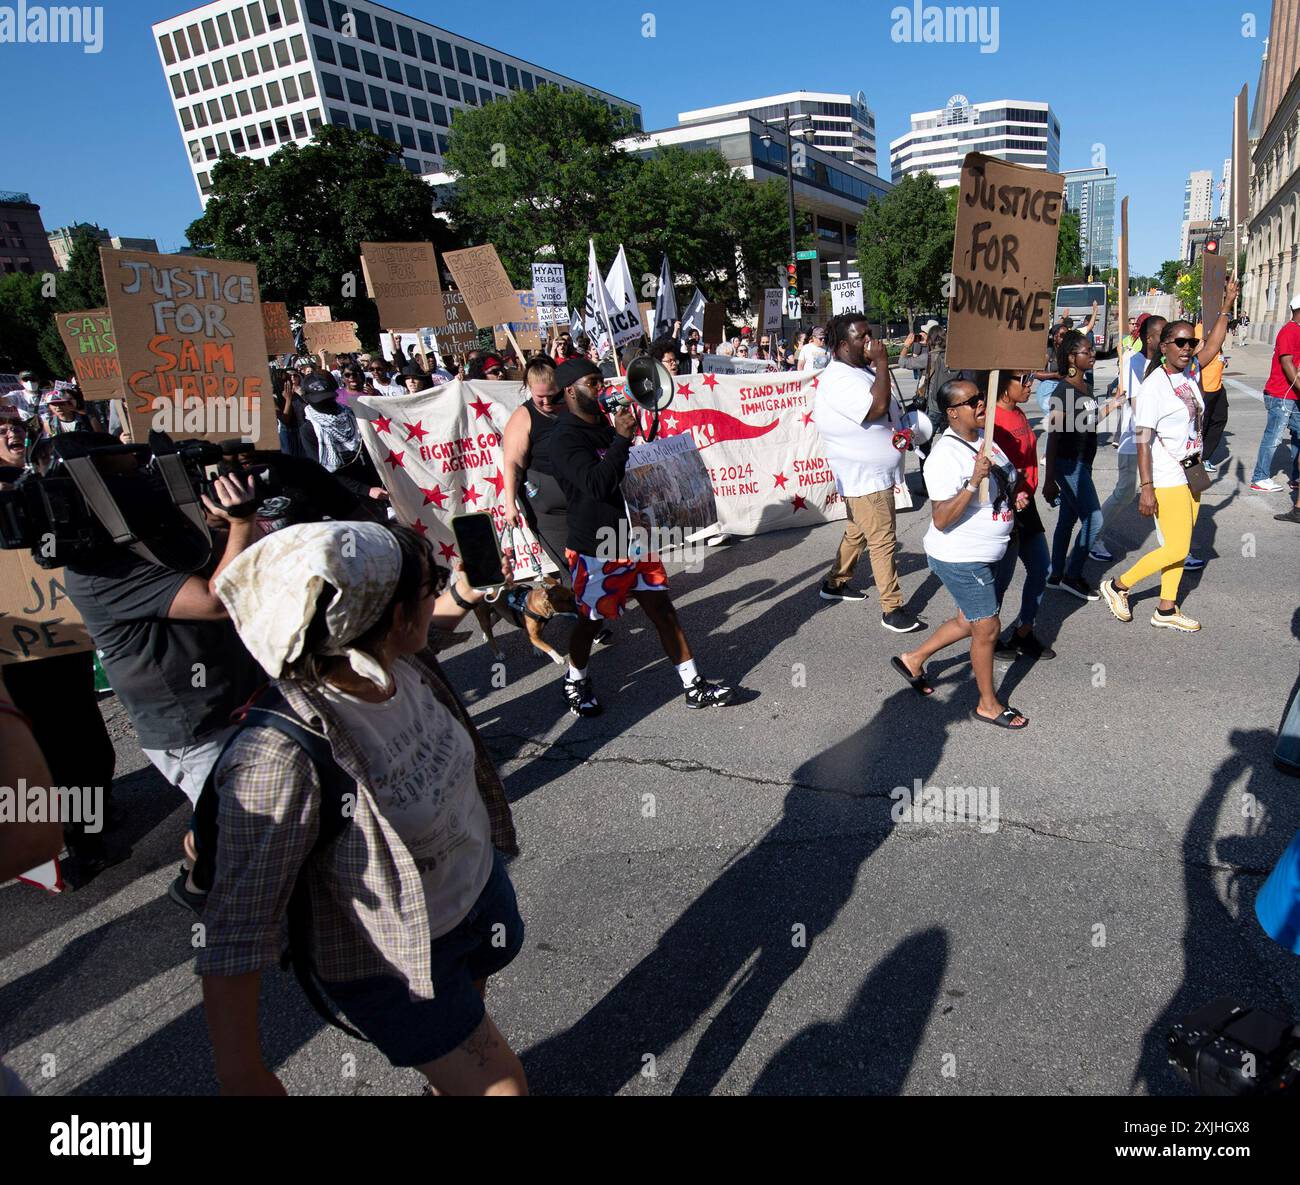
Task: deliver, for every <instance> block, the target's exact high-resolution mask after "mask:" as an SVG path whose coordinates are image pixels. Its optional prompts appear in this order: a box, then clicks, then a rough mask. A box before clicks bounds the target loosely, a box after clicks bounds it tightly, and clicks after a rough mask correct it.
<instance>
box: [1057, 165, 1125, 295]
mask: <svg viewBox="0 0 1300 1185" xmlns="http://www.w3.org/2000/svg"><path fill="white" fill-rule="evenodd" d="M1064 175H1065V204H1066V206H1067V207H1069V209H1071V210H1077V211H1078V212H1079V255H1080V257H1081V258H1082V259H1083V267H1084V271H1085V272H1098V271H1104V270H1105V269H1107V268H1111V267H1114V266H1115V184H1116V178H1115V175H1114V174H1113V173H1111V172H1110V171H1109V170H1108V169H1106V168H1105V167H1104V166H1103V167H1102V168H1099V169H1067V170H1066V171H1065V174H1064Z"/></svg>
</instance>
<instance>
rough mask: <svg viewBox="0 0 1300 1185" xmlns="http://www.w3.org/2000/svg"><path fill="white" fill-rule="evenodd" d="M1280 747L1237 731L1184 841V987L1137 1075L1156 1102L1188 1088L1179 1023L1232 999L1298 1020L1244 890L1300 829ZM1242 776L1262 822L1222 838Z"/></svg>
mask: <svg viewBox="0 0 1300 1185" xmlns="http://www.w3.org/2000/svg"><path fill="white" fill-rule="evenodd" d="M1275 740H1276V735H1275V733H1274V732H1273V731H1272V730H1271V729H1249V730H1247V729H1236V730H1234V731H1233V732H1232V733H1231V735H1230V737H1229V741H1230V743H1231V745H1232V748H1233V752H1232V754H1231V755H1230V756H1229V757H1227V758H1225V759H1224V760H1223V761H1222V762H1221V763H1220V765H1219V767H1218V768H1217V769H1216V770H1215V771H1214V773H1213V774H1212V775H1211V778H1210V785H1209V788H1208V789H1207V790H1206V792H1205V794H1204V795H1203V796H1202V798H1201V801H1200V802H1199V803H1198V804H1197V807H1196V810H1195V811H1194V812H1193V813H1192V817H1191V818H1190V819H1189V820H1188V824H1187V828H1186V830H1185V832H1184V834H1183V842H1182V863H1183V892H1184V896H1185V899H1186V904H1185V921H1184V924H1183V941H1182V945H1183V979H1182V982H1181V983H1180V984H1179V986H1178V988H1177V989H1176V990H1175V992H1174V994H1173V996H1172V997H1171V998H1170V1000H1169V1001H1168V1003H1166V1005H1165V1006H1164V1008H1163V1009H1162V1010H1161V1011H1160V1014H1159V1015H1158V1016H1157V1017H1156V1018H1155V1020H1154V1021H1153V1022H1152V1024H1151V1026H1150V1027H1149V1028H1148V1029H1147V1031H1146V1034H1145V1036H1144V1037H1143V1040H1142V1049H1141V1053H1140V1056H1139V1060H1138V1064H1137V1067H1136V1068H1135V1070H1134V1072H1133V1079H1132V1086H1134V1087H1139V1086H1141V1087H1144V1088H1145V1089H1146V1090H1147V1091H1149V1092H1150V1093H1153V1094H1176V1093H1186V1092H1187V1091H1188V1090H1189V1089H1190V1088H1189V1087H1188V1085H1187V1082H1186V1080H1185V1079H1184V1078H1183V1077H1182V1075H1181V1074H1179V1073H1178V1072H1177V1071H1176V1070H1175V1069H1173V1067H1171V1066H1170V1065H1169V1059H1168V1050H1167V1046H1166V1044H1165V1038H1166V1034H1167V1033H1168V1032H1169V1029H1170V1028H1171V1027H1172V1026H1173V1025H1174V1024H1175V1023H1177V1022H1178V1021H1180V1020H1183V1019H1184V1018H1186V1017H1187V1016H1188V1015H1189V1014H1190V1013H1192V1012H1193V1011H1195V1010H1196V1009H1197V1008H1199V1007H1200V1006H1201V1005H1203V1004H1207V1003H1209V1002H1210V1001H1211V1000H1213V999H1215V998H1216V997H1218V996H1231V997H1233V998H1234V999H1236V1000H1238V1001H1239V1002H1240V1003H1243V1004H1248V1005H1254V1006H1256V1007H1262V1008H1267V1009H1269V1010H1270V1011H1273V1012H1276V1013H1278V1014H1280V1015H1282V1016H1289V1015H1290V1013H1291V1010H1292V1008H1293V1003H1292V1001H1290V1000H1288V998H1287V997H1286V995H1285V993H1284V992H1283V991H1282V990H1281V989H1280V988H1279V986H1278V985H1277V984H1276V983H1275V982H1274V981H1273V979H1272V977H1271V976H1270V974H1269V969H1268V968H1267V966H1266V965H1265V964H1264V963H1263V962H1262V961H1261V959H1260V956H1259V953H1258V951H1257V949H1256V948H1257V947H1258V946H1259V944H1261V943H1265V942H1267V941H1268V939H1267V938H1265V937H1264V935H1263V934H1262V933H1258V932H1257V931H1256V925H1257V924H1256V922H1255V916H1254V911H1253V908H1252V905H1253V895H1250V894H1244V893H1241V892H1240V889H1241V887H1242V886H1243V885H1244V884H1246V883H1247V878H1250V879H1251V880H1254V882H1255V887H1256V889H1257V888H1258V885H1259V883H1261V882H1262V879H1263V877H1265V876H1267V875H1268V872H1269V870H1270V868H1271V867H1272V864H1273V862H1274V861H1275V860H1276V859H1277V857H1278V855H1279V854H1280V852H1281V849H1282V847H1284V846H1285V845H1286V843H1287V842H1288V841H1289V840H1290V838H1291V836H1292V834H1293V833H1294V831H1295V826H1296V823H1297V822H1298V821H1300V819H1298V818H1297V808H1296V801H1295V784H1294V782H1291V781H1288V779H1287V778H1286V776H1285V775H1283V774H1281V773H1279V772H1278V771H1276V770H1275V769H1273V767H1272V751H1273V744H1274V742H1275ZM1243 776H1244V777H1245V779H1246V782H1245V785H1244V787H1243V788H1242V791H1241V793H1242V794H1249V795H1251V796H1253V801H1254V803H1255V804H1257V805H1256V808H1255V809H1256V810H1257V811H1258V818H1259V820H1260V823H1259V825H1258V826H1257V827H1256V828H1255V829H1254V830H1253V831H1252V833H1251V834H1249V835H1246V836H1224V837H1222V838H1217V839H1216V837H1215V832H1216V828H1217V823H1218V820H1219V817H1220V813H1221V812H1222V811H1223V810H1224V808H1225V806H1226V803H1227V800H1228V797H1229V795H1230V794H1231V793H1232V791H1233V786H1234V784H1235V783H1236V782H1237V781H1238V780H1239V779H1241V778H1242V777H1243ZM1244 801H1248V800H1244V799H1243V802H1244ZM1233 813H1234V814H1239V813H1240V812H1239V811H1234V812H1233ZM1274 816H1276V819H1275V818H1274ZM1275 833H1276V834H1275ZM1279 837H1280V838H1279ZM1216 865H1218V866H1220V868H1219V871H1216V869H1215V866H1216ZM1223 865H1230V866H1231V867H1232V873H1231V876H1230V878H1229V879H1228V883H1227V886H1226V888H1227V892H1228V894H1229V898H1230V900H1234V899H1235V903H1236V905H1237V910H1236V913H1235V914H1234V912H1233V911H1232V910H1230V909H1229V907H1228V906H1227V905H1225V904H1224V902H1223V901H1222V900H1221V898H1220V895H1219V891H1218V881H1219V879H1220V877H1221V875H1222V866H1223ZM1247 897H1250V900H1247Z"/></svg>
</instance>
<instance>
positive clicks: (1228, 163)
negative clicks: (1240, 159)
mask: <svg viewBox="0 0 1300 1185" xmlns="http://www.w3.org/2000/svg"><path fill="white" fill-rule="evenodd" d="M1231 209H1232V157H1230V156H1226V157H1224V158H1223V177H1222V178H1221V179H1220V181H1219V214H1218V216H1219V217H1220V218H1222V219H1224V220H1225V221H1227V222H1231V221H1232V218H1231V214H1230V211H1231Z"/></svg>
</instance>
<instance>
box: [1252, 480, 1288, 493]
mask: <svg viewBox="0 0 1300 1185" xmlns="http://www.w3.org/2000/svg"><path fill="white" fill-rule="evenodd" d="M1250 488H1251V489H1252V490H1254V491H1255V492H1256V493H1257V494H1280V493H1281V492H1282V491H1283V490H1285V489H1286V486H1284V485H1283V484H1282V483H1281V482H1280V481H1274V480H1273V479H1272V478H1271V477H1266V478H1265V479H1264V480H1263V481H1252V482H1251V483H1250Z"/></svg>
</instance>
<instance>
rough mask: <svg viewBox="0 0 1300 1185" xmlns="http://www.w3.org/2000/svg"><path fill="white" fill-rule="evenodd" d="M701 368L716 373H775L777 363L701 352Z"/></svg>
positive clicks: (761, 359) (762, 359)
mask: <svg viewBox="0 0 1300 1185" xmlns="http://www.w3.org/2000/svg"><path fill="white" fill-rule="evenodd" d="M700 368H701V370H705V371H712V372H713V373H714V374H773V373H775V372H776V363H775V362H772V361H770V360H768V359H764V358H734V357H731V356H729V355H727V354H701V355H700Z"/></svg>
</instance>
